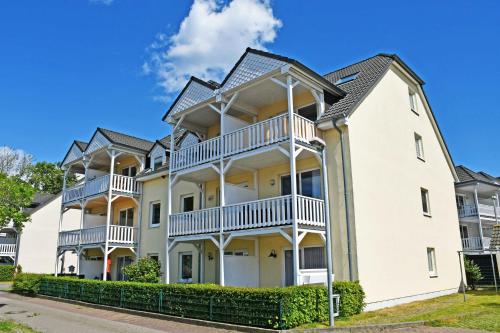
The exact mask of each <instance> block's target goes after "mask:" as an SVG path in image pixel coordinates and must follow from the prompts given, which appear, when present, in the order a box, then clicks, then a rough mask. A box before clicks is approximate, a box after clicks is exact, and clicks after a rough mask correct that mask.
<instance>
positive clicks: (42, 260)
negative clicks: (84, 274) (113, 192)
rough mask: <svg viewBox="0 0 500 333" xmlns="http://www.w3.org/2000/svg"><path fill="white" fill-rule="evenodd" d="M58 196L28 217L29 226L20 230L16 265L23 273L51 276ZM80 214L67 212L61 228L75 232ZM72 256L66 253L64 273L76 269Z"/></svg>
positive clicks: (55, 242)
mask: <svg viewBox="0 0 500 333" xmlns="http://www.w3.org/2000/svg"><path fill="white" fill-rule="evenodd" d="M60 209H61V196H60V195H59V196H58V197H57V198H56V199H54V200H52V201H51V202H49V203H48V204H47V205H45V206H44V207H42V208H40V209H39V210H37V211H35V212H34V213H33V214H32V215H31V222H28V223H26V224H25V226H24V230H23V232H22V234H21V239H20V241H19V250H18V264H19V265H21V266H22V269H23V271H24V272H31V273H54V267H55V259H56V248H57V238H58V227H59V214H60ZM79 225H80V210H76V209H70V210H69V211H67V212H66V213H65V214H64V226H65V227H66V228H67V229H68V230H71V229H78V228H79ZM76 260H77V259H76V254H72V253H71V252H67V253H66V255H65V260H64V267H65V272H68V269H67V268H68V267H69V266H70V265H73V266H76Z"/></svg>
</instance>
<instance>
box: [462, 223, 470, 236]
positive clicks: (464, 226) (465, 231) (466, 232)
mask: <svg viewBox="0 0 500 333" xmlns="http://www.w3.org/2000/svg"><path fill="white" fill-rule="evenodd" d="M460 238H462V239H465V238H469V229H468V228H467V226H466V225H461V226H460Z"/></svg>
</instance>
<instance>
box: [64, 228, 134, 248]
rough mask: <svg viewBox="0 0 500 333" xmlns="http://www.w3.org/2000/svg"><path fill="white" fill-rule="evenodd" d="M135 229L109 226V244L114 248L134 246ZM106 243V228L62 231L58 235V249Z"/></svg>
mask: <svg viewBox="0 0 500 333" xmlns="http://www.w3.org/2000/svg"><path fill="white" fill-rule="evenodd" d="M136 238H137V228H135V227H126V226H121V225H110V226H109V237H108V240H109V243H110V244H113V245H115V246H134V245H135V243H136V242H137V239H136ZM105 242H106V226H105V225H103V226H98V227H92V228H86V229H77V230H69V231H62V232H60V233H59V242H58V245H59V246H60V247H72V246H78V245H93V244H101V243H105Z"/></svg>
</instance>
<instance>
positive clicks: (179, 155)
mask: <svg viewBox="0 0 500 333" xmlns="http://www.w3.org/2000/svg"><path fill="white" fill-rule="evenodd" d="M294 126H295V138H296V139H297V140H299V141H302V142H310V141H311V140H312V139H313V138H314V137H316V136H319V131H318V129H317V128H316V125H315V124H314V122H313V121H310V120H308V119H306V118H304V117H301V116H299V115H297V114H295V115H294ZM288 132H289V131H288V115H287V114H282V115H279V116H276V117H273V118H270V119H267V120H264V121H261V122H258V123H255V124H251V125H248V126H245V127H242V128H240V129H237V130H235V131H232V132H229V133H227V134H224V147H223V149H221V147H220V146H221V144H220V137H215V138H212V139H209V140H206V141H202V142H200V143H198V144H195V145H192V146H189V147H185V148H181V149H179V150H177V151H176V152H174V154H172V171H177V170H181V169H185V168H190V167H193V166H197V165H200V164H204V163H207V162H211V161H215V160H217V159H218V158H220V155H221V154H223V155H224V157H228V156H232V155H236V154H240V153H242V152H245V151H249V150H252V149H257V148H260V147H264V146H267V145H271V144H274V143H277V142H281V141H284V140H287V139H288V138H289V133H288Z"/></svg>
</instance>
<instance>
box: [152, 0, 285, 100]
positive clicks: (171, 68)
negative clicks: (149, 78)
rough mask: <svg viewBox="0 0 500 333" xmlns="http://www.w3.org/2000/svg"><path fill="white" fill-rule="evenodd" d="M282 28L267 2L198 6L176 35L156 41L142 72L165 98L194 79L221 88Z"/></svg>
mask: <svg viewBox="0 0 500 333" xmlns="http://www.w3.org/2000/svg"><path fill="white" fill-rule="evenodd" d="M281 26H282V23H281V21H280V20H279V19H277V18H276V17H274V15H273V10H272V8H271V5H270V2H269V0H232V1H230V2H229V3H228V4H223V3H222V2H221V1H218V0H194V3H193V5H192V6H191V9H190V11H189V13H188V15H187V16H186V17H185V18H184V20H183V21H182V23H181V25H180V27H179V30H178V31H177V32H176V33H175V34H172V35H166V34H164V33H159V34H158V35H157V36H156V39H155V41H154V42H153V43H152V44H151V45H150V46H149V48H148V52H149V59H148V61H147V62H146V63H144V65H143V68H142V69H143V72H144V73H145V74H151V75H154V76H155V77H156V79H157V81H158V84H159V85H160V86H161V87H162V88H163V90H164V93H166V94H170V93H173V92H176V91H179V90H180V89H182V88H183V87H184V85H185V84H186V82H187V80H188V79H189V77H190V76H191V75H194V76H197V77H200V78H202V79H204V80H208V79H212V80H216V81H219V82H220V80H221V79H222V78H223V76H224V75H225V74H226V73H227V72H228V71H229V70H230V69H231V67H232V66H233V65H234V63H235V62H236V61H237V60H238V58H239V57H240V56H241V54H243V52H244V50H245V49H246V48H247V47H252V48H256V49H261V50H265V49H266V48H265V45H266V44H269V43H272V42H273V41H274V40H275V39H276V35H277V31H278V29H279V28H280V27H281Z"/></svg>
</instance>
